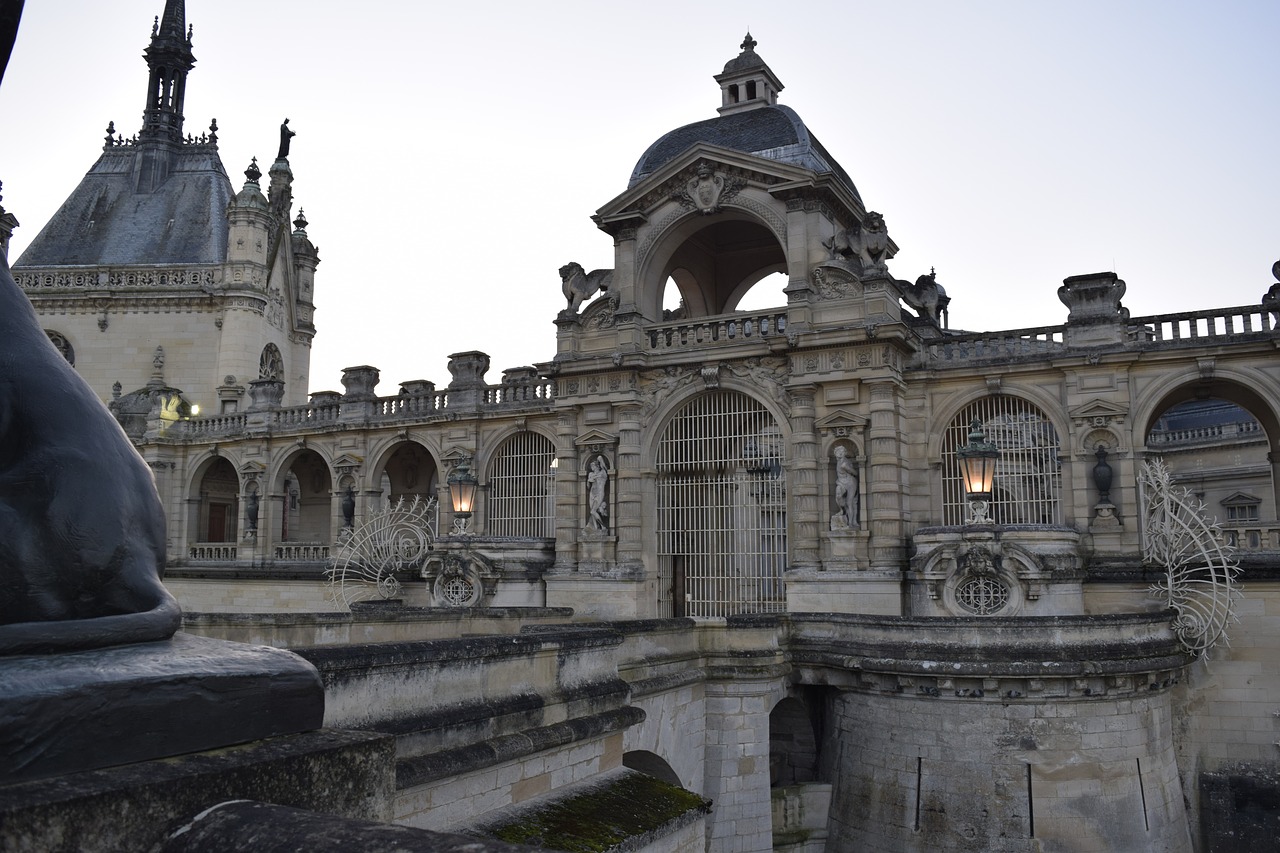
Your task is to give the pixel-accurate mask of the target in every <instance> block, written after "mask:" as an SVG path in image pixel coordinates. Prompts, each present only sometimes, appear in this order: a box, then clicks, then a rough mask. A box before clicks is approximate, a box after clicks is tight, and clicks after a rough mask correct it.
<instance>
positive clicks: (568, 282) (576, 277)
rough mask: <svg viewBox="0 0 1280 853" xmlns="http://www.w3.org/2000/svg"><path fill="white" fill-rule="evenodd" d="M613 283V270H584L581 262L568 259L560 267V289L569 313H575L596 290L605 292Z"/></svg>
mask: <svg viewBox="0 0 1280 853" xmlns="http://www.w3.org/2000/svg"><path fill="white" fill-rule="evenodd" d="M612 283H613V270H592V271H591V272H586V271H585V270H583V269H582V264H580V263H577V262H576V261H570V262H569V263H567V264H565V265H564V266H562V267H560V289H561V290H562V291H563V292H564V298H565V299H566V300H568V302H569V307H568V308H567V310H568V311H569V312H570V313H573V314H577V313H578V309H579V308H581V307H582V303H584V302H586V301H587V300H588V299H590V298H591V297H592V296H595V294H596V291H600V292H602V293H607V292H608V291H609V285H610V284H612Z"/></svg>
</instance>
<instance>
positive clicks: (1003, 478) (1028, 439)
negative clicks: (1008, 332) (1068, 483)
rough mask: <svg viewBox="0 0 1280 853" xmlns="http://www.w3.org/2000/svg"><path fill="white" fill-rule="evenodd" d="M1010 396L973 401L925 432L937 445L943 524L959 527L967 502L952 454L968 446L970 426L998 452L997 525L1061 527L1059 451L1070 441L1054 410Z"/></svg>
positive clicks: (993, 509)
mask: <svg viewBox="0 0 1280 853" xmlns="http://www.w3.org/2000/svg"><path fill="white" fill-rule="evenodd" d="M1021 390H1022V389H1018V392H1014V391H1013V389H1010V390H1009V391H1008V392H1003V391H1002V392H1001V393H998V394H983V395H973V396H971V397H970V398H969V399H968V401H967V402H965V403H963V404H960V405H956V406H955V407H954V408H953V409H952V411H951V414H950V415H949V417H947V418H946V419H943V418H939V419H938V420H937V421H936V422H935V428H934V429H932V430H930V434H931V437H930V442H931V445H935V443H936V456H934V454H933V452H932V451H933V450H934V447H932V446H931V454H930V455H931V456H932V457H933V458H936V459H937V460H938V462H939V463H940V470H939V477H940V478H941V482H940V483H939V487H938V489H937V492H936V494H937V495H938V499H939V500H940V501H941V505H940V506H938V507H937V510H938V512H939V517H940V518H941V519H942V523H943V524H946V525H958V524H964V523H965V520H966V518H967V510H966V506H967V500H966V497H965V492H964V485H963V481H962V480H961V477H960V468H959V464H958V456H957V454H956V450H957V448H958V447H960V446H962V445H964V444H965V443H966V442H967V441H968V435H969V430H970V426H969V425H970V422H971V421H972V420H973V419H974V418H977V419H978V420H980V421H981V422H982V425H983V429H984V431H985V433H986V438H987V441H989V442H991V443H993V444H995V445H996V447H998V448H999V449H1000V452H1001V455H1000V460H999V461H998V462H997V464H996V480H995V488H994V492H993V494H992V499H991V513H992V517H993V518H994V519H995V520H996V522H997V523H999V524H1004V525H1008V524H1062V523H1063V519H1064V511H1065V500H1064V497H1063V496H1064V493H1065V492H1064V488H1063V482H1062V480H1063V478H1062V467H1063V466H1062V459H1061V457H1062V452H1063V450H1062V448H1063V442H1064V436H1067V435H1069V433H1068V432H1065V431H1064V430H1063V428H1062V425H1061V424H1060V422H1059V421H1060V417H1058V418H1055V414H1059V415H1060V413H1057V412H1056V410H1055V409H1045V408H1043V407H1042V406H1040V405H1037V403H1036V402H1034V401H1033V400H1032V399H1031V396H1030V395H1024V394H1022V393H1020V392H1021Z"/></svg>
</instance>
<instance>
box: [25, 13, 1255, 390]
mask: <svg viewBox="0 0 1280 853" xmlns="http://www.w3.org/2000/svg"><path fill="white" fill-rule="evenodd" d="M162 7H163V0H112V2H110V3H106V2H101V0H94V1H93V2H89V0H62V2H55V0H44V2H36V3H28V4H27V9H26V11H25V13H24V16H23V23H22V29H21V31H20V33H19V37H18V45H17V47H16V49H15V51H14V55H13V58H12V60H11V62H10V65H9V70H8V73H7V74H6V77H5V82H4V86H3V89H0V115H3V116H4V132H3V133H2V134H0V180H3V182H4V190H3V195H4V200H3V203H4V205H5V207H6V208H8V209H9V210H10V211H11V212H12V213H13V214H15V215H16V216H17V217H18V218H19V219H20V220H21V221H22V223H23V225H22V228H20V229H19V230H18V232H17V234H15V237H14V247H13V252H12V253H11V258H15V259H16V257H17V255H18V254H20V253H21V251H22V249H23V248H24V247H25V246H26V244H27V243H28V242H29V241H30V240H31V239H32V238H33V237H34V236H35V235H36V233H37V232H38V231H39V229H40V227H41V226H42V225H43V223H44V222H45V221H46V220H47V219H48V217H49V216H50V215H52V213H53V211H54V210H56V208H57V206H58V205H59V204H60V203H61V202H62V200H63V199H64V198H65V197H66V196H67V195H68V194H69V193H70V191H71V189H72V188H73V187H74V186H75V184H76V182H77V181H78V180H79V179H80V177H81V175H83V173H84V172H85V171H86V170H87V169H88V168H89V166H90V165H92V163H93V161H94V159H95V158H96V157H97V154H98V151H99V146H100V144H101V140H102V137H103V135H104V128H105V127H106V124H107V121H108V120H114V121H115V122H116V126H117V128H119V129H120V130H121V131H122V132H124V133H126V134H129V133H132V132H133V131H135V130H136V129H137V126H138V124H139V123H140V116H141V111H142V100H143V95H144V91H145V87H146V79H147V78H146V67H145V64H144V62H143V61H142V59H141V53H142V50H143V49H144V48H145V47H146V45H147V42H148V39H149V35H150V29H151V20H152V17H153V16H154V15H156V14H158V13H159V12H160V11H161V8H162ZM353 8H354V9H355V10H356V11H357V12H358V14H353V12H352V9H353ZM187 17H188V21H189V22H191V23H192V24H194V26H195V38H194V49H195V54H196V57H197V60H198V61H197V64H196V67H195V69H194V71H193V72H192V74H191V76H190V78H189V83H188V89H187V110H186V117H187V127H188V129H189V130H191V131H192V132H200V131H201V130H203V129H204V128H206V127H207V126H208V122H209V119H210V118H211V117H214V116H216V117H217V119H218V125H219V128H220V132H219V136H220V140H221V150H222V156H223V161H224V163H225V164H226V167H227V171H228V173H229V174H230V175H231V178H232V183H233V185H234V186H235V187H237V188H239V186H240V185H241V183H242V181H243V177H242V171H243V169H244V168H245V166H246V165H247V164H248V161H249V158H250V157H251V156H254V155H256V156H257V157H258V158H259V160H260V161H269V160H270V158H271V157H272V156H273V155H274V153H275V146H276V140H277V127H278V125H279V123H280V120H281V119H282V118H283V117H285V116H286V115H287V116H289V117H290V119H291V123H290V126H291V127H293V128H294V129H295V130H296V131H297V133H298V136H297V138H296V139H295V140H294V147H293V151H292V156H291V158H290V160H291V163H292V166H293V171H294V174H295V179H296V180H295V187H294V197H295V199H296V201H297V202H298V203H300V204H301V205H302V206H303V207H305V209H306V213H307V217H308V219H309V220H310V221H311V226H310V227H309V229H308V231H309V234H310V236H311V238H312V240H313V241H314V242H315V243H316V244H317V245H318V246H319V247H320V254H321V265H320V269H319V271H318V273H317V291H316V293H317V295H316V304H317V312H316V325H317V327H318V329H319V333H318V335H317V337H316V342H315V349H314V352H313V358H312V390H322V389H340V387H341V385H340V381H339V379H340V369H341V368H342V367H344V366H347V365H354V364H373V365H375V366H378V367H380V368H381V369H382V376H383V382H382V385H381V386H380V387H379V392H380V393H383V394H393V393H395V391H396V384H397V383H398V382H400V381H402V380H406V379H414V378H425V379H431V380H434V381H436V382H438V383H440V384H442V385H443V384H445V383H447V382H448V379H449V375H448V371H447V369H446V362H447V355H448V354H449V353H451V352H455V351H459V350H467V349H480V350H484V351H486V352H488V353H490V355H492V356H493V369H492V371H491V372H490V375H489V381H491V382H496V381H498V380H499V378H500V371H501V370H502V369H503V368H506V367H513V366H516V365H519V364H531V363H534V362H539V361H547V360H549V359H550V358H551V357H552V356H553V355H554V354H555V341H554V334H555V328H554V326H553V324H552V321H553V319H554V318H555V314H556V312H557V311H558V310H559V309H560V308H561V307H563V298H562V296H561V294H560V281H559V277H558V275H557V273H556V270H557V269H558V267H559V266H560V265H562V264H564V263H566V262H567V261H570V260H576V261H578V262H580V263H582V264H583V265H584V266H585V267H586V268H587V269H591V268H594V267H604V266H612V262H613V257H612V242H611V240H610V238H609V237H607V236H606V235H605V234H603V233H602V232H599V231H598V230H597V229H596V228H595V226H594V225H593V223H592V222H591V221H590V219H589V216H590V214H591V213H593V212H594V211H595V210H596V209H597V208H598V207H600V206H602V205H603V204H604V203H605V202H607V201H609V200H610V199H611V198H613V197H614V196H615V195H617V194H618V193H620V192H622V191H623V190H624V189H625V187H626V182H627V179H628V177H629V176H630V174H631V169H632V167H633V166H634V165H635V162H636V160H637V159H638V158H639V156H640V154H641V153H642V152H643V151H644V149H645V148H646V147H647V146H648V145H649V144H650V143H651V142H652V141H653V140H654V139H655V138H657V137H658V136H659V135H661V134H662V133H664V132H666V131H667V130H669V129H671V128H673V127H676V126H679V125H682V124H686V123H689V122H693V121H699V120H702V119H705V118H710V117H713V116H714V115H715V108H716V107H717V106H718V105H719V89H718V86H717V85H716V83H715V81H714V80H713V79H712V75H714V74H716V73H717V72H719V71H720V70H721V68H722V67H723V65H724V63H725V62H726V61H728V60H729V59H731V58H732V57H734V56H735V55H737V53H738V45H739V43H740V42H741V40H742V36H743V33H744V32H745V31H746V29H747V28H748V27H750V29H751V31H752V34H753V35H754V36H755V38H756V39H757V41H758V42H759V44H758V47H757V48H756V49H757V52H758V53H759V54H760V55H761V56H762V57H763V58H764V59H765V60H766V61H767V62H768V63H769V65H770V67H771V68H772V69H773V70H774V72H775V73H776V74H777V75H778V76H779V77H780V78H781V79H782V82H783V83H784V84H785V87H786V88H785V90H784V91H783V92H782V95H781V102H782V103H785V104H787V105H789V106H791V107H793V108H794V109H796V110H797V111H798V112H799V113H800V115H801V116H802V117H803V118H804V119H805V121H806V123H807V124H808V125H809V127H810V129H811V131H812V132H813V133H814V134H815V135H816V136H817V137H818V138H819V139H821V140H822V142H823V144H824V145H825V146H826V148H827V149H828V150H829V151H830V152H831V153H832V154H833V155H834V156H835V157H836V158H837V159H838V160H840V162H841V163H842V165H843V166H844V167H845V169H846V170H847V171H848V172H849V173H850V175H851V176H852V177H853V179H854V181H855V183H856V184H857V186H858V189H859V190H860V192H861V194H862V197H863V199H864V201H865V202H866V204H867V206H868V207H869V208H870V209H874V210H878V211H880V212H881V213H882V214H884V216H885V220H886V222H887V224H888V227H889V231H890V234H891V235H892V236H893V237H894V239H895V240H896V242H897V243H898V245H899V246H900V247H901V251H900V253H899V255H898V257H897V258H896V259H895V260H894V261H893V262H892V263H891V264H890V270H891V272H893V273H894V274H895V275H896V276H897V277H899V278H905V279H909V280H914V279H915V277H916V276H918V275H920V274H921V273H923V272H927V271H928V269H929V267H930V266H935V267H936V268H937V270H938V279H939V281H940V282H941V283H943V284H944V285H945V287H946V288H947V291H948V293H949V294H950V295H951V296H952V300H953V301H952V304H951V324H952V326H953V327H957V328H967V329H1007V328H1018V327H1026V326H1039V325H1051V324H1056V323H1061V322H1062V321H1063V320H1065V317H1066V309H1065V308H1063V306H1062V305H1061V304H1060V303H1059V302H1058V301H1057V296H1056V291H1057V288H1058V286H1059V285H1060V284H1061V282H1062V279H1063V278H1065V277H1066V276H1070V275H1077V274H1080V273H1088V272H1096V271H1100V270H1107V269H1115V270H1116V271H1117V272H1118V273H1119V274H1120V276H1121V277H1122V278H1124V279H1125V280H1126V282H1127V283H1128V294H1127V296H1126V297H1125V304H1126V305H1127V306H1128V307H1129V309H1130V311H1131V312H1132V314H1133V315H1134V316H1140V315H1145V314H1152V313H1157V312H1162V311H1179V310H1193V309H1199V308H1210V307H1219V306H1230V305H1241V304H1246V303H1254V302H1257V301H1258V299H1259V298H1260V297H1261V295H1262V293H1263V292H1264V291H1265V290H1266V289H1267V287H1268V286H1269V285H1270V284H1271V283H1272V281H1273V279H1272V276H1271V273H1270V267H1271V264H1272V263H1273V262H1274V261H1276V260H1277V259H1278V258H1280V205H1278V204H1277V203H1276V195H1277V189H1278V188H1280V157H1278V156H1277V153H1276V149H1277V143H1278V141H1280V115H1278V114H1280V108H1277V103H1278V99H1277V90H1278V88H1280V87H1278V86H1277V84H1278V83H1280V61H1278V60H1277V59H1276V45H1277V43H1280V38H1278V37H1280V3H1275V2H1218V3H1214V4H1212V5H1210V4H1208V3H1188V2H1089V1H1088V0H1084V2H1070V3H1067V2H1035V3H1032V2H1009V0H989V2H974V3H956V2H892V3H889V2H878V3H864V4H859V3H848V2H830V3H826V2H813V3H803V2H798V3H793V4H790V5H789V6H788V7H786V9H785V11H784V10H783V8H782V7H780V6H779V5H778V4H777V3H764V2H751V0H744V2H734V3H688V2H680V3H677V2H669V1H668V0H657V2H647V3H645V4H643V5H636V6H628V5H624V4H616V3H611V4H604V3H588V2H573V3H557V2H548V3H544V4H529V3H515V2H511V3H504V2H488V3H470V4H463V3H451V4H447V5H442V4H434V3H418V2H390V0H368V2H365V3H363V4H360V5H358V6H355V7H353V6H352V5H351V4H349V3H345V2H344V3H339V2H336V0H271V2H270V3H262V2H258V1H257V0H216V2H215V0H188V2H187ZM781 301H782V300H781V297H779V299H778V300H777V302H778V304H781Z"/></svg>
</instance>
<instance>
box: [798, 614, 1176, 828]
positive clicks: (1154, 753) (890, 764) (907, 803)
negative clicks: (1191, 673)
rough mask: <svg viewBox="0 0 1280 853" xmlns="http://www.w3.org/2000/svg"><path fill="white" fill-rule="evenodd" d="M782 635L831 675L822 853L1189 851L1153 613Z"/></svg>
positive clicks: (816, 629)
mask: <svg viewBox="0 0 1280 853" xmlns="http://www.w3.org/2000/svg"><path fill="white" fill-rule="evenodd" d="M792 630H793V632H794V633H793V637H792V641H791V644H792V649H793V660H797V662H800V661H803V663H801V667H802V669H805V670H808V673H807V675H808V676H809V677H818V676H820V675H823V674H825V678H826V680H827V682H828V683H832V682H833V681H836V680H838V681H841V682H843V683H840V684H838V685H835V686H838V687H839V689H840V692H839V693H838V694H837V695H835V696H833V697H832V700H831V702H832V704H831V707H830V712H831V717H830V721H829V728H828V731H829V740H828V743H830V744H832V745H833V746H834V747H835V754H834V755H833V756H829V758H828V760H829V761H830V762H832V764H831V769H832V771H833V773H832V779H833V782H834V789H833V792H832V803H831V810H830V815H831V817H830V823H829V827H828V828H829V832H830V838H831V842H830V848H829V849H833V850H859V851H939V850H946V851H1052V850H1063V851H1066V850H1070V851H1092V850H1098V851H1114V850H1161V851H1166V850H1167V851H1189V850H1190V849H1191V843H1190V836H1189V832H1188V825H1187V817H1186V812H1185V808H1184V804H1183V797H1182V790H1181V787H1180V784H1179V779H1178V770H1177V765H1176V762H1175V753H1174V743H1173V726H1172V719H1171V714H1172V708H1171V701H1170V699H1171V686H1172V685H1173V684H1175V683H1176V682H1177V681H1178V679H1179V677H1180V672H1181V669H1182V666H1183V665H1184V664H1185V662H1186V659H1185V658H1184V657H1183V656H1182V655H1181V653H1180V652H1179V649H1178V646H1177V644H1176V641H1175V640H1174V639H1173V637H1172V633H1171V632H1170V631H1169V629H1168V616H1167V615H1166V614H1153V615H1146V614H1125V615H1120V616H1107V617H1098V616H1084V617H1050V618H1031V617H1027V618H1018V619H1004V620H991V619H981V618H975V619H928V620H919V619H896V618H885V617H834V618H833V617H830V616H828V617H825V618H824V619H821V620H816V619H815V620H812V621H810V620H809V619H807V618H806V617H804V616H797V617H793V623H792ZM836 664H839V665H842V666H843V667H844V671H845V673H847V675H845V676H844V677H843V678H839V679H835V678H833V676H834V674H835V672H836V670H835V668H834V666H833V665H836ZM806 680H807V679H806Z"/></svg>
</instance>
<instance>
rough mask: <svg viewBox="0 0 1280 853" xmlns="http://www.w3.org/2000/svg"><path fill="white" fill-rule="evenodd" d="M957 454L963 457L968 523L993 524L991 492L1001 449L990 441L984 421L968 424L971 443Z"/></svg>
mask: <svg viewBox="0 0 1280 853" xmlns="http://www.w3.org/2000/svg"><path fill="white" fill-rule="evenodd" d="M956 455H957V456H958V457H959V458H960V476H961V478H963V480H964V491H965V497H966V498H967V499H968V501H969V523H970V524H994V523H995V522H994V521H993V520H992V518H991V515H990V507H991V489H992V483H993V482H994V481H995V478H996V460H998V459H999V458H1000V449H999V448H997V447H996V446H995V445H994V444H992V443H991V442H989V441H987V434H986V433H985V432H984V431H983V429H982V421H980V420H978V419H977V418H974V419H973V421H972V422H971V423H970V424H969V443H968V444H965V445H964V446H963V447H960V448H958V449H957V450H956Z"/></svg>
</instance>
